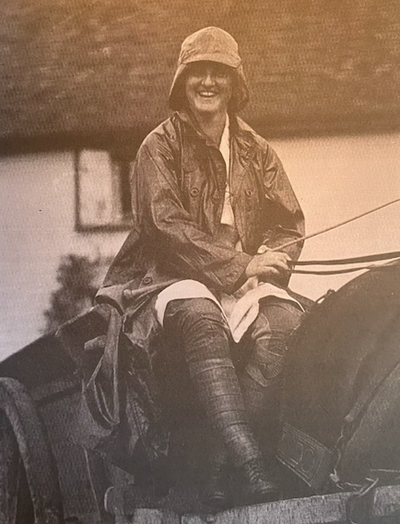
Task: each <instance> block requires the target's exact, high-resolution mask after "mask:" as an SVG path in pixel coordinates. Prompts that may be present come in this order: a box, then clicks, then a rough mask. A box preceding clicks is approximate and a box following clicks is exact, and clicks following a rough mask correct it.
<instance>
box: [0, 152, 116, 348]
mask: <svg viewBox="0 0 400 524" xmlns="http://www.w3.org/2000/svg"><path fill="white" fill-rule="evenodd" d="M74 169H75V168H74V156H73V154H72V153H68V152H66V153H45V154H36V155H21V156H16V157H10V158H2V159H1V160H0V208H1V214H2V221H1V229H0V253H1V255H0V290H1V295H2V300H1V303H0V315H1V318H2V321H1V324H0V325H1V327H0V355H1V354H6V353H9V352H10V351H14V350H16V349H18V348H19V347H21V346H23V345H25V344H27V343H29V342H31V341H32V340H34V339H35V338H37V336H38V335H39V334H40V330H41V329H42V328H43V327H44V317H43V311H44V310H45V309H46V308H48V307H49V299H50V293H51V291H53V290H54V289H56V288H57V287H58V284H57V282H56V272H57V267H58V265H59V263H60V259H61V256H62V255H66V254H70V253H74V254H79V255H87V256H89V257H91V258H92V259H95V258H96V257H98V256H99V255H100V256H112V255H113V254H114V253H116V252H117V250H118V249H119V247H120V245H121V243H122V242H123V240H124V238H125V236H126V234H125V233H109V234H99V233H78V232H76V231H75V230H74V228H75V197H74V195H75V172H74Z"/></svg>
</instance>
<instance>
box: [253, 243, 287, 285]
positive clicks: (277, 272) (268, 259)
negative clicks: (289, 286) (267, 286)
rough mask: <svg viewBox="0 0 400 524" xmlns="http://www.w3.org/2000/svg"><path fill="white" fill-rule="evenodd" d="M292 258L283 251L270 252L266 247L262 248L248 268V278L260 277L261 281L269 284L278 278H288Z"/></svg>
mask: <svg viewBox="0 0 400 524" xmlns="http://www.w3.org/2000/svg"><path fill="white" fill-rule="evenodd" d="M290 260H291V258H290V256H289V255H288V254H287V253H284V252H282V251H270V250H269V249H268V248H267V247H266V246H264V245H263V246H260V247H259V248H258V251H257V255H255V256H254V257H253V259H252V261H251V262H250V263H249V264H248V266H247V268H246V276H247V278H251V277H258V278H259V280H262V281H265V282H268V281H271V280H274V279H275V278H276V277H283V276H286V273H288V272H289V271H290V267H289V262H290Z"/></svg>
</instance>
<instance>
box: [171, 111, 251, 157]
mask: <svg viewBox="0 0 400 524" xmlns="http://www.w3.org/2000/svg"><path fill="white" fill-rule="evenodd" d="M175 115H176V116H177V118H178V120H180V122H181V123H183V124H184V125H185V128H186V130H187V132H188V134H189V135H192V136H196V137H197V138H200V139H201V140H204V141H205V142H206V144H207V145H209V146H214V147H215V144H214V143H213V142H211V140H210V139H209V138H208V137H207V135H206V134H205V133H203V131H202V130H201V129H200V127H199V125H198V124H197V122H196V119H195V118H194V116H193V115H192V114H191V112H190V111H183V110H181V111H177V112H176V113H175ZM229 130H230V138H231V142H232V144H235V143H236V145H237V151H236V153H237V155H238V157H239V158H240V159H241V162H242V163H243V164H247V163H248V162H250V160H251V159H252V158H253V156H254V146H255V140H254V138H253V135H252V133H251V131H250V130H249V128H247V126H246V124H245V123H244V122H243V120H241V119H240V118H238V117H237V116H236V115H234V114H230V115H229Z"/></svg>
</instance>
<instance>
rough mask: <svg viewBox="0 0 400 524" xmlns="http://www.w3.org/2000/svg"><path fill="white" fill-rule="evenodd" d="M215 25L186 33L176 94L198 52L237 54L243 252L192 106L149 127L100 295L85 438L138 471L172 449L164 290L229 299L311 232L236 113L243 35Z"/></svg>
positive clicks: (236, 202) (233, 189)
mask: <svg viewBox="0 0 400 524" xmlns="http://www.w3.org/2000/svg"><path fill="white" fill-rule="evenodd" d="M208 29H210V30H211V31H208V33H207V30H205V31H203V32H199V33H201V35H200V36H201V38H200V39H199V38H197V37H194V38H192V40H190V41H189V43H187V42H186V47H185V43H184V44H183V46H182V52H181V56H180V59H179V62H178V73H179V74H178V73H177V75H176V76H175V79H174V83H173V88H172V90H171V94H170V103H171V105H172V107H175V106H176V105H177V100H178V97H177V93H178V92H179V89H180V81H181V80H182V74H183V72H184V69H185V67H186V65H187V63H190V61H196V60H199V59H200V60H205V59H209V60H210V59H211V60H212V59H213V57H215V61H217V62H220V63H225V64H226V65H229V66H230V67H233V64H236V69H235V71H236V73H237V75H238V80H237V82H236V85H237V86H239V95H238V96H237V97H236V99H235V106H231V107H230V142H231V143H230V149H231V154H230V162H231V165H230V181H229V186H230V193H231V203H232V208H233V212H234V216H235V225H236V229H237V232H238V235H239V238H240V241H241V246H242V251H237V250H235V249H233V248H228V247H226V246H225V245H223V244H222V243H219V242H218V240H217V232H218V228H219V225H220V222H221V216H222V211H223V205H224V197H225V188H226V183H227V169H226V165H225V161H224V159H223V157H222V154H221V152H220V151H219V149H218V148H217V147H216V146H215V144H213V143H212V142H211V141H210V139H209V138H208V137H207V136H206V135H204V133H202V131H201V130H200V129H199V128H198V126H197V125H196V122H195V120H194V118H193V117H192V115H191V114H190V112H189V111H188V110H187V109H185V107H181V108H180V110H179V111H177V112H175V114H174V115H173V116H172V117H171V118H169V119H168V120H166V121H165V122H164V123H162V124H161V125H160V126H159V127H157V128H156V129H155V130H154V131H153V132H151V133H150V134H149V135H148V136H147V138H146V139H145V140H144V142H143V144H142V145H141V147H140V149H139V151H138V153H137V156H136V160H135V163H134V166H133V170H132V177H131V193H132V211H133V227H132V231H131V233H130V234H129V236H128V238H127V240H126V242H125V243H124V245H123V247H122V248H121V250H120V252H119V253H118V255H117V256H116V258H115V260H114V262H113V263H112V265H111V267H110V270H109V272H108V274H107V276H106V279H105V282H104V285H103V287H102V288H101V289H100V291H99V293H98V295H97V301H98V302H100V303H102V304H107V305H108V307H109V308H110V311H111V313H110V324H109V325H110V327H109V332H108V335H107V337H106V341H105V344H104V352H103V357H102V359H101V360H100V362H99V363H98V365H97V367H96V369H94V370H93V374H92V376H91V378H90V380H89V381H88V382H87V383H85V387H84V395H83V403H82V410H81V418H80V420H81V421H82V424H81V428H80V431H79V438H77V440H79V441H80V443H82V444H83V445H85V446H86V447H89V448H91V449H94V450H97V451H99V452H101V453H105V454H107V455H108V456H110V457H111V458H112V459H114V461H117V462H119V465H120V466H121V467H124V468H125V469H128V470H134V469H135V464H137V463H138V462H139V461H138V458H137V457H135V453H136V452H137V450H138V449H139V448H140V449H141V450H144V451H145V455H146V456H147V459H148V460H150V461H155V460H156V459H157V458H158V457H160V456H163V455H164V454H165V453H166V450H167V434H166V432H164V431H163V427H164V426H163V423H162V413H161V411H160V409H159V403H158V384H157V377H156V376H155V372H154V362H155V360H156V359H157V352H158V351H159V348H160V347H163V341H162V332H161V327H160V326H159V324H158V322H157V320H156V315H155V311H154V302H155V299H156V297H157V294H158V293H159V292H160V291H161V290H163V289H164V288H165V287H167V286H168V285H170V284H172V283H174V282H177V281H179V280H182V279H194V280H197V281H199V282H201V283H203V284H205V285H206V286H207V287H208V288H209V289H210V290H211V291H212V292H213V293H214V294H215V295H216V297H217V298H218V295H219V294H220V293H222V292H223V293H226V294H231V293H233V292H234V291H235V290H236V289H238V288H239V287H240V286H241V285H242V284H243V283H244V281H245V270H246V267H247V265H248V264H249V262H250V260H251V259H252V256H253V255H255V254H256V253H257V250H258V248H259V247H260V246H261V245H262V244H264V245H266V246H267V247H269V248H275V247H278V246H280V245H282V244H284V243H286V242H288V241H290V240H293V239H296V238H299V237H301V236H302V235H303V234H304V217H303V213H302V211H301V209H300V206H299V203H298V201H297V199H296V197H295V195H294V193H293V190H292V188H291V186H290V183H289V181H288V178H287V176H286V173H285V171H284V169H283V167H282V164H281V162H280V160H279V158H278V157H277V155H276V153H275V152H274V150H273V149H272V148H271V147H270V145H269V144H268V143H267V142H266V141H265V140H264V139H263V138H261V137H260V136H259V135H257V134H256V133H255V132H254V131H253V130H252V129H251V128H250V127H249V126H247V125H246V124H245V123H244V122H243V121H242V120H241V119H240V118H238V117H236V116H235V114H234V111H233V110H234V109H236V108H237V107H239V106H240V105H243V101H244V100H245V99H246V97H247V87H246V85H245V83H244V77H243V75H242V70H241V65H240V61H237V60H236V59H237V57H238V55H237V52H236V48H235V45H236V42H235V41H234V40H233V39H232V38H231V37H230V36H229V35H228V37H229V38H227V37H226V35H227V34H226V33H225V34H223V33H224V32H222V33H217V34H216V35H215V31H213V29H215V28H208ZM219 31H220V30H219ZM221 35H222V38H220V37H221ZM190 38H191V37H189V39H190ZM189 39H188V40H189ZM229 39H230V40H229ZM232 41H233V43H234V44H233V43H232ZM196 46H197V47H196ZM229 46H233V47H231V48H230V50H229V53H226V49H227V48H228V47H229ZM224 52H225V58H224V54H223V53H224ZM235 53H236V54H235ZM224 60H225V61H224ZM300 250H301V246H300V245H298V244H297V245H293V246H291V247H289V248H287V249H286V250H285V251H286V252H287V253H288V254H289V255H290V256H291V258H292V259H297V257H298V256H299V253H300ZM278 284H280V285H282V286H285V285H286V284H287V281H280V282H278ZM121 354H122V356H121ZM127 355H128V357H127ZM127 358H128V361H129V363H128V364H127V363H126V362H127V360H126V359H127ZM121 362H124V364H123V366H122V365H121ZM138 444H139V445H138ZM122 448H124V452H125V454H126V456H125V459H124V460H122V462H121V460H116V457H117V455H118V456H121V450H122ZM129 458H130V459H131V460H130V462H129Z"/></svg>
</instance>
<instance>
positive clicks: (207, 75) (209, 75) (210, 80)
mask: <svg viewBox="0 0 400 524" xmlns="http://www.w3.org/2000/svg"><path fill="white" fill-rule="evenodd" d="M202 82H203V84H204V85H213V84H214V83H215V75H214V71H213V70H212V69H207V70H206V71H205V72H204V76H203V79H202Z"/></svg>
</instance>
